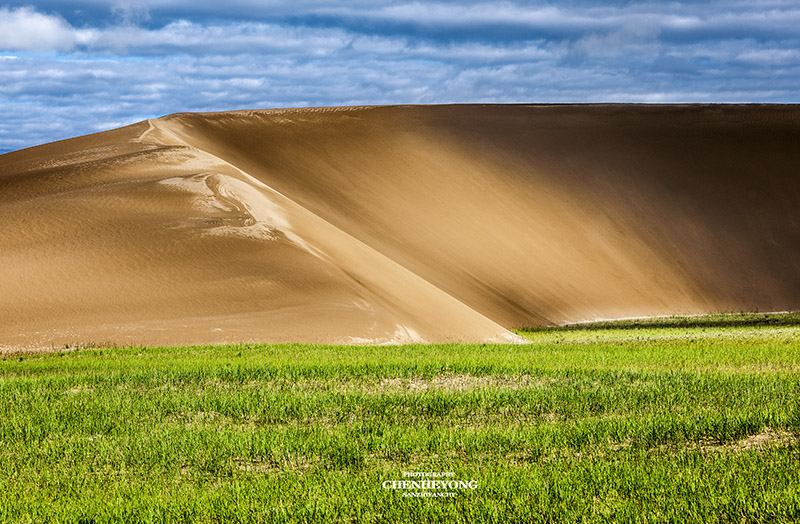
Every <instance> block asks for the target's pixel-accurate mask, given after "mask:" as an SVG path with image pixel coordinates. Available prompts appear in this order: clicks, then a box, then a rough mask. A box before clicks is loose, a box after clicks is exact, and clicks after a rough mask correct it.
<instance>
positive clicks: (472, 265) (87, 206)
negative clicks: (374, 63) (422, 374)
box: [0, 105, 800, 348]
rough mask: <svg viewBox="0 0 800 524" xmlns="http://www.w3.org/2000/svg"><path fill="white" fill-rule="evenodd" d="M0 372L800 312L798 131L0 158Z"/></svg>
mask: <svg viewBox="0 0 800 524" xmlns="http://www.w3.org/2000/svg"><path fill="white" fill-rule="evenodd" d="M0 268H2V279H0V348H23V347H24V348H47V347H63V345H64V344H75V343H78V344H88V343H114V344H120V345H123V344H124V345H128V344H148V345H154V344H158V345H160V344H169V345H186V344H210V343H226V342H251V341H253V342H255V341H263V342H286V341H291V342H323V343H406V342H423V341H425V342H450V341H485V342H492V341H514V340H515V336H514V335H513V334H512V333H511V332H510V331H508V329H509V328H513V327H519V326H523V325H547V324H559V323H564V322H572V321H581V320H590V319H596V318H618V317H630V316H646V315H659V314H678V313H680V314H693V313H704V312H724V311H742V310H748V311H751V310H759V311H770V310H771V311H777V310H794V309H798V308H800V107H798V106H777V105H776V106H770V105H766V106H762V105H747V106H728V105H713V106H694V105H687V106H637V105H633V106H629V105H595V106H591V105H590V106H497V105H486V106H478V105H467V106H398V107H363V108H337V109H296V110H265V111H239V112H226V113H212V114H177V115H171V116H167V117H164V118H160V119H155V120H149V121H146V122H141V123H139V124H135V125H132V126H128V127H125V128H122V129H117V130H113V131H108V132H104V133H99V134H95V135H89V136H84V137H79V138H74V139H70V140H65V141H61V142H54V143H51V144H47V145H43V146H39V147H34V148H31V149H26V150H23V151H18V152H14V153H9V154H5V155H2V156H0Z"/></svg>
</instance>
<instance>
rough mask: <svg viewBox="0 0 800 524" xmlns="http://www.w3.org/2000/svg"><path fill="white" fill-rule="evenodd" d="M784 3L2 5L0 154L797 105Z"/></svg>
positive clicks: (94, 0) (798, 58)
mask: <svg viewBox="0 0 800 524" xmlns="http://www.w3.org/2000/svg"><path fill="white" fill-rule="evenodd" d="M799 28H800V13H798V9H797V6H796V3H795V2H791V1H784V0H765V1H764V2H761V3H759V5H758V6H756V7H754V4H751V3H746V2H744V1H740V0H717V1H712V2H696V3H684V4H661V3H652V2H649V3H641V4H639V3H628V2H603V3H600V2H595V1H590V0H571V1H565V2H559V3H558V4H543V3H541V4H537V3H525V4H523V3H513V2H489V1H485V0H482V1H472V2H470V1H464V2H455V1H454V2H444V1H440V2H430V3H422V2H406V3H397V2H390V1H388V0H374V1H366V0H364V1H360V0H356V1H349V2H338V3H335V4H332V3H330V2H322V1H318V2H311V3H309V2H288V1H284V0H275V1H273V2H269V3H264V2H256V1H255V0H252V1H251V0H229V1H228V2H225V3H224V4H220V3H219V2H211V1H210V0H196V1H192V2H190V1H187V0H141V1H139V2H136V3H114V2H108V1H100V0H74V1H67V2H63V1H59V2H56V1H55V0H52V1H50V0H47V1H45V0H42V1H40V2H38V3H37V7H25V6H21V5H20V6H17V5H13V4H10V6H9V7H5V8H0V77H2V78H3V82H2V83H0V113H2V114H3V118H2V119H0V149H8V148H18V147H24V146H29V145H33V144H36V143H41V142H47V141H51V140H56V139H60V138H65V137H68V136H74V135H77V134H83V133H88V132H94V131H99V130H102V129H106V128H109V127H114V126H118V125H123V124H127V123H132V122H134V121H137V120H142V119H145V118H149V117H154V116H160V115H163V114H167V113H172V112H178V111H211V110H226V109H238V108H259V107H261V108H266V107H296V106H308V105H323V106H324V105H355V104H390V103H450V102H602V101H615V102H625V101H628V102H711V101H713V102H770V101H773V102H800V90H798V89H797V87H796V86H797V85H800V29H799Z"/></svg>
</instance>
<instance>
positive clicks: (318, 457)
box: [0, 314, 800, 524]
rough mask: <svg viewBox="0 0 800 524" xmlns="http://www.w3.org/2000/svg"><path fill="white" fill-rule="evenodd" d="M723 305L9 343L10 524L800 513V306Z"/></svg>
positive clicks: (3, 517)
mask: <svg viewBox="0 0 800 524" xmlns="http://www.w3.org/2000/svg"><path fill="white" fill-rule="evenodd" d="M710 318H711V317H709V321H708V322H707V323H703V322H702V319H700V322H698V320H697V319H694V320H693V321H692V322H691V323H687V322H686V320H685V319H674V321H673V322H662V321H659V322H658V323H649V324H646V325H639V326H634V325H631V323H630V322H628V323H623V324H620V325H608V324H604V325H602V326H597V327H591V326H582V327H581V328H580V329H575V328H562V329H551V330H543V331H536V332H521V334H523V335H524V336H527V337H529V338H530V339H531V340H532V341H533V343H532V344H530V345H527V346H504V345H437V346H401V347H331V346H305V345H281V346H270V345H253V346H228V347H194V348H123V349H107V348H94V349H83V350H78V351H75V350H70V351H64V352H60V353H58V352H56V353H46V354H27V355H18V354H13V355H12V354H7V355H4V356H3V357H2V359H0V522H15V523H16V522H31V523H39V522H65V523H79V522H80V523H91V522H94V523H98V524H99V523H103V522H222V523H230V522H325V523H327V522H498V523H501V522H502V523H505V522H581V521H583V522H704V523H705V522H737V523H738V522H797V521H800V315H796V314H795V315H782V316H780V321H777V322H764V321H758V319H759V318H761V319H763V315H756V316H754V318H755V319H756V320H752V319H750V320H745V319H744V318H743V317H742V318H740V319H739V320H740V321H739V322H727V323H726V322H711V320H710ZM773 318H774V316H773ZM728 320H731V319H730V318H728ZM403 472H451V473H453V477H452V478H453V479H457V480H464V481H469V480H474V481H477V487H476V488H475V489H447V490H444V491H446V492H454V493H455V496H453V497H443V498H421V497H409V496H404V493H406V494H408V493H414V492H423V491H431V490H421V489H414V490H404V489H394V490H392V489H384V488H383V486H382V485H383V482H384V481H386V480H408V478H407V477H403ZM439 491H442V490H439Z"/></svg>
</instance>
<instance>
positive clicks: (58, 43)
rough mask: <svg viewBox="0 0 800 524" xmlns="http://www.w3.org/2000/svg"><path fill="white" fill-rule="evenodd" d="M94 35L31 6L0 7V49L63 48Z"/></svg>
mask: <svg viewBox="0 0 800 524" xmlns="http://www.w3.org/2000/svg"><path fill="white" fill-rule="evenodd" d="M91 37H92V31H88V30H76V29H75V28H73V27H72V26H71V25H69V24H68V23H67V22H66V21H64V19H62V18H61V17H59V16H57V15H48V14H43V13H39V12H36V11H35V10H34V9H33V8H31V7H20V8H18V9H9V8H5V7H4V8H0V49H5V50H10V51H30V50H37V51H38V50H60V51H63V50H70V49H73V48H74V47H75V46H76V45H78V44H81V43H84V42H87V41H88V40H90V39H91Z"/></svg>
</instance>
